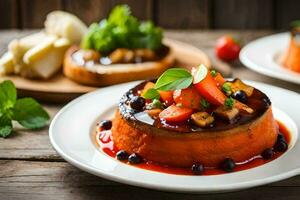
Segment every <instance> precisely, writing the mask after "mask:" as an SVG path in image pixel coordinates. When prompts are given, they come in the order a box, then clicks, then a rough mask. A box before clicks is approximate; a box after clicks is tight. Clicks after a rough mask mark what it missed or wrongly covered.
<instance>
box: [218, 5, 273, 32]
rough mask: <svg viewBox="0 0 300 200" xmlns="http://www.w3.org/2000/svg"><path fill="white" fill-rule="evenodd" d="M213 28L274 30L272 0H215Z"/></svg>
mask: <svg viewBox="0 0 300 200" xmlns="http://www.w3.org/2000/svg"><path fill="white" fill-rule="evenodd" d="M212 10H213V22H212V23H213V25H212V26H213V28H218V29H224V28H225V29H226V28H239V29H243V28H248V29H251V28H255V29H260V28H264V29H266V28H272V26H273V1H272V0H263V1H261V0H252V1H249V0H226V1H224V0H214V1H213V7H212Z"/></svg>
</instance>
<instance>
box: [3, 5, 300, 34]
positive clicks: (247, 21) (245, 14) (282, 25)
mask: <svg viewBox="0 0 300 200" xmlns="http://www.w3.org/2000/svg"><path fill="white" fill-rule="evenodd" d="M121 3H126V4H128V5H130V6H131V8H132V10H133V13H134V14H135V15H136V16H138V17H139V18H141V19H152V20H154V21H155V22H156V23H157V24H159V25H160V26H162V27H164V28H172V29H286V28H288V27H289V23H290V21H291V20H295V19H300V1H299V0H0V29H13V28H18V29H26V28H41V27H42V26H43V22H44V20H45V16H46V14H47V13H48V12H50V11H52V10H57V9H61V10H66V11H69V12H72V13H75V14H76V15H77V16H79V17H80V18H81V19H83V20H84V21H85V22H86V23H87V24H90V23H91V22H94V21H99V19H101V18H103V17H106V16H107V14H108V13H109V11H110V10H111V8H112V7H113V6H114V5H116V4H121Z"/></svg>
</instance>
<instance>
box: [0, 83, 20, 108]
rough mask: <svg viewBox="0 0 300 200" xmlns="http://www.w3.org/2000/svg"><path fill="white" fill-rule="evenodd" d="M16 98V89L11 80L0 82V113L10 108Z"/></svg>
mask: <svg viewBox="0 0 300 200" xmlns="http://www.w3.org/2000/svg"><path fill="white" fill-rule="evenodd" d="M16 100H17V90H16V87H15V86H14V84H13V82H11V81H3V82H2V83H0V113H4V112H5V111H6V110H7V109H9V108H12V107H13V106H14V104H15V103H16Z"/></svg>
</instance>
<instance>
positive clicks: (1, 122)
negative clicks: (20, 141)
mask: <svg viewBox="0 0 300 200" xmlns="http://www.w3.org/2000/svg"><path fill="white" fill-rule="evenodd" d="M11 132H12V123H11V120H10V119H9V117H7V116H6V115H2V116H1V117H0V137H4V138H5V137H7V136H9V135H10V134H11Z"/></svg>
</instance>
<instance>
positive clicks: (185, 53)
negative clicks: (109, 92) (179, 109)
mask: <svg viewBox="0 0 300 200" xmlns="http://www.w3.org/2000/svg"><path fill="white" fill-rule="evenodd" d="M164 43H165V44H166V45H168V46H170V47H171V48H172V49H173V51H174V54H175V65H174V66H182V67H185V68H188V69H189V68H190V67H192V66H197V65H199V64H200V63H203V64H205V65H206V66H209V67H211V61H210V59H209V58H208V56H207V55H206V54H205V53H204V52H203V51H201V50H200V49H198V48H196V47H194V46H192V45H189V44H187V43H183V42H180V41H176V40H171V39H165V40H164ZM3 80H11V81H13V82H14V84H15V85H16V87H17V89H18V95H19V96H27V97H28V96H31V97H34V98H35V99H37V100H39V101H42V102H51V103H64V102H68V101H70V100H72V99H74V98H76V97H78V96H80V95H82V94H85V93H87V92H90V91H93V90H95V89H97V88H95V87H89V86H84V85H80V84H78V83H75V82H73V81H71V80H69V79H67V78H66V77H64V76H63V74H58V75H56V76H55V77H53V78H51V79H49V80H30V79H25V78H22V77H20V76H2V77H0V82H2V81H3Z"/></svg>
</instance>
